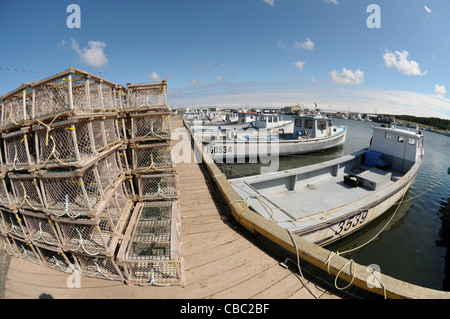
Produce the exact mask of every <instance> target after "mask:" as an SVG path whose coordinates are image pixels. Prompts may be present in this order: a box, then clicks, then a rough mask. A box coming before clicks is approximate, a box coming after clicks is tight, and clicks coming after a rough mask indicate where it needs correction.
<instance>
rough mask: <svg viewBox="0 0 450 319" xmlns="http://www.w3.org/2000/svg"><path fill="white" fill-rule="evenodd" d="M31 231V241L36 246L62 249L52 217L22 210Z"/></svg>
mask: <svg viewBox="0 0 450 319" xmlns="http://www.w3.org/2000/svg"><path fill="white" fill-rule="evenodd" d="M20 211H21V213H22V215H23V217H24V219H25V223H26V225H27V228H28V231H29V235H28V237H29V239H30V241H31V242H32V243H33V244H34V245H39V246H44V247H61V241H60V239H59V236H58V231H57V229H56V225H55V222H54V221H52V220H51V218H50V216H48V215H46V214H44V213H42V212H36V211H31V210H27V209H23V210H20Z"/></svg>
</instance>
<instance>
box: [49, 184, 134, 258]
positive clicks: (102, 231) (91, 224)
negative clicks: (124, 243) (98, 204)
mask: <svg viewBox="0 0 450 319" xmlns="http://www.w3.org/2000/svg"><path fill="white" fill-rule="evenodd" d="M130 209H131V201H130V200H128V199H127V198H126V196H125V194H124V193H123V191H122V190H121V188H120V187H119V188H118V190H117V191H116V192H114V194H113V195H112V197H111V198H110V200H109V202H108V205H107V207H106V208H105V209H104V210H103V211H102V212H101V214H100V215H99V216H98V217H97V218H95V219H80V218H78V219H76V220H68V219H63V218H56V219H55V222H56V225H57V228H58V231H59V234H60V238H61V242H62V246H63V248H64V249H65V250H69V251H72V252H76V253H79V254H87V255H91V256H96V255H98V254H101V255H107V256H111V255H113V254H114V250H115V248H116V245H117V243H118V239H119V237H120V234H121V233H122V230H123V227H124V218H122V217H123V216H125V215H127V214H129V211H130Z"/></svg>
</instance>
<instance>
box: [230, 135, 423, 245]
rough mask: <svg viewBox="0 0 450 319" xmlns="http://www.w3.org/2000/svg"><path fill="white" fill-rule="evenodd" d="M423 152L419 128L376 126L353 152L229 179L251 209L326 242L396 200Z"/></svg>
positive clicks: (350, 230) (411, 178)
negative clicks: (363, 145)
mask: <svg viewBox="0 0 450 319" xmlns="http://www.w3.org/2000/svg"><path fill="white" fill-rule="evenodd" d="M423 154H424V150H423V135H422V134H421V133H420V132H418V131H416V132H412V131H406V130H401V129H397V128H391V127H374V131H373V137H372V139H371V145H370V147H368V148H366V149H363V150H361V151H359V152H356V153H354V154H351V155H346V156H344V157H342V158H339V159H335V160H331V161H326V162H322V163H318V164H314V165H310V166H306V167H300V168H295V169H290V170H286V171H280V172H274V173H267V174H263V175H257V176H249V177H244V178H238V179H232V180H230V183H231V185H232V186H233V188H234V189H235V190H236V192H237V193H238V194H239V195H240V196H241V197H242V200H243V201H245V202H246V203H247V204H248V205H249V207H250V208H251V209H253V210H254V211H255V212H257V213H258V214H260V215H261V216H263V217H265V218H267V219H268V220H271V221H273V222H274V223H277V224H278V225H280V226H282V227H284V228H286V229H287V230H289V231H290V232H292V233H294V234H297V235H299V236H301V237H304V238H305V239H307V240H308V241H310V242H313V243H315V244H317V245H321V246H324V245H327V244H330V243H332V242H334V241H336V240H339V239H340V238H343V237H345V236H347V235H349V234H351V233H353V232H354V231H356V230H358V229H360V228H361V227H364V226H365V225H367V224H368V223H370V222H371V221H373V220H374V219H376V218H377V217H379V216H380V215H382V214H383V213H384V212H386V211H387V210H388V209H389V208H390V207H392V206H393V205H395V204H396V203H398V202H399V201H400V200H401V199H402V198H403V196H404V194H405V193H406V191H407V190H408V188H409V187H410V185H411V183H412V182H413V181H414V178H415V177H416V175H417V174H418V172H419V169H420V167H421V165H422V162H423Z"/></svg>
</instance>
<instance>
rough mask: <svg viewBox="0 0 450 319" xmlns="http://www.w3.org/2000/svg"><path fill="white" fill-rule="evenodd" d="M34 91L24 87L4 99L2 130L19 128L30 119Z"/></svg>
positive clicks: (26, 86)
mask: <svg viewBox="0 0 450 319" xmlns="http://www.w3.org/2000/svg"><path fill="white" fill-rule="evenodd" d="M31 104H32V89H31V88H30V87H29V86H28V85H22V86H21V87H19V88H17V89H16V90H14V91H13V92H11V93H9V94H8V95H5V96H4V97H3V99H2V103H1V107H2V117H1V118H2V120H1V125H0V126H1V127H0V128H1V129H5V128H8V127H19V126H20V125H21V124H22V123H23V121H26V120H28V119H30V112H31Z"/></svg>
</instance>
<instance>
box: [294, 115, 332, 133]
mask: <svg viewBox="0 0 450 319" xmlns="http://www.w3.org/2000/svg"><path fill="white" fill-rule="evenodd" d="M333 130H334V131H335V130H336V128H333V124H332V123H331V119H330V118H327V117H313V116H295V117H294V134H295V136H296V137H311V138H313V137H326V136H330V135H331V134H332V131H333Z"/></svg>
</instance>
